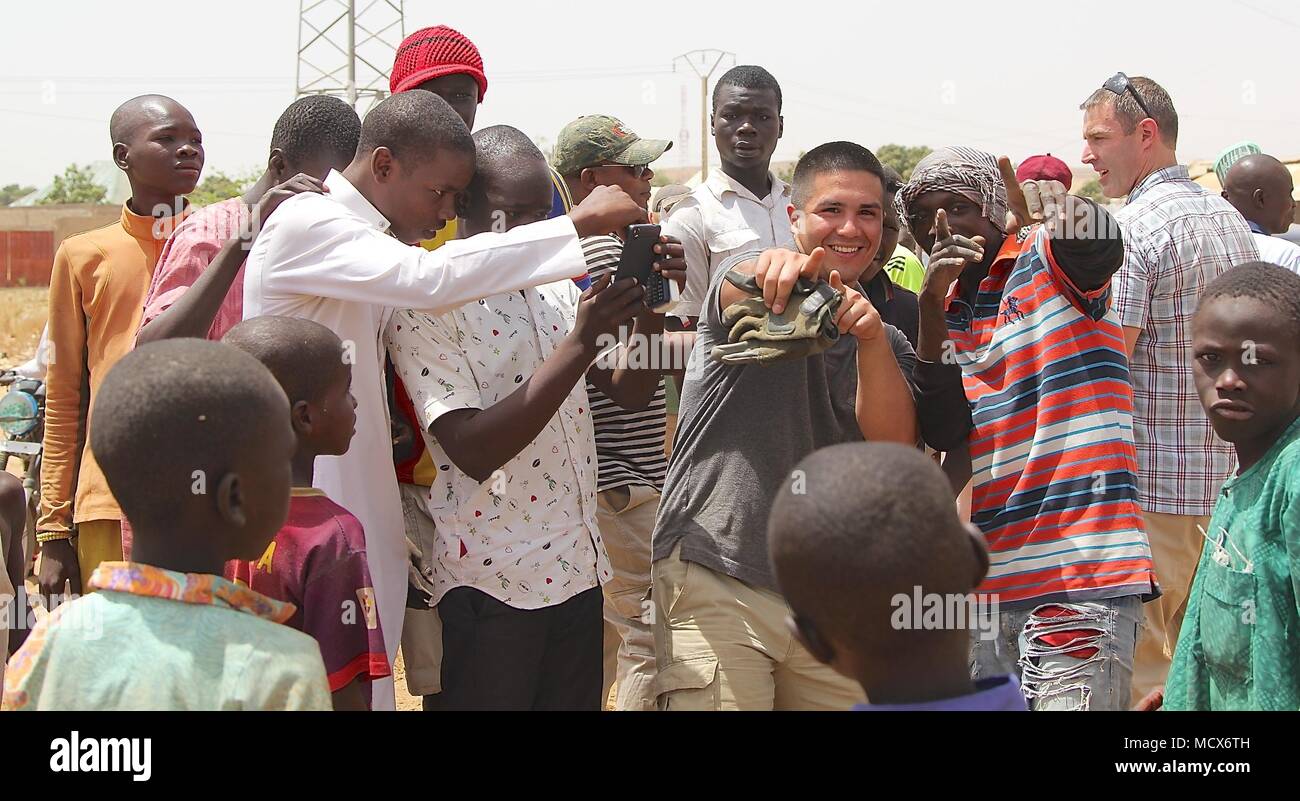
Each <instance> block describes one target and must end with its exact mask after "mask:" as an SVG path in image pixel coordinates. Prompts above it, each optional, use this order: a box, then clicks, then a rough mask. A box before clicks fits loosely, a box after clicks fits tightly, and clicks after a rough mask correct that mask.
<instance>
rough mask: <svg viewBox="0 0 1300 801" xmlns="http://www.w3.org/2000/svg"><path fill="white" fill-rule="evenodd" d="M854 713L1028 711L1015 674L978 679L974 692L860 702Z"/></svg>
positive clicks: (854, 708)
mask: <svg viewBox="0 0 1300 801" xmlns="http://www.w3.org/2000/svg"><path fill="white" fill-rule="evenodd" d="M853 711H854V712H1027V711H1029V707H1028V705H1026V704H1025V696H1024V694H1023V693H1022V692H1021V691H1020V682H1018V681H1016V677H1015V676H991V677H989V678H987V679H979V680H978V681H976V682H975V692H973V693H971V694H970V695H959V696H957V697H956V698H944V699H941V700H938V701H925V702H921V703H916V704H858V705H857V706H855V707H853Z"/></svg>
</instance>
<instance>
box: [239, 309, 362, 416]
mask: <svg viewBox="0 0 1300 801" xmlns="http://www.w3.org/2000/svg"><path fill="white" fill-rule="evenodd" d="M221 341H222V342H224V343H225V344H227V345H231V346H233V347H236V348H239V349H240V350H242V351H244V352H245V353H247V354H249V355H251V356H252V357H253V358H255V359H257V360H258V361H259V362H261V363H262V364H263V365H265V366H266V369H268V370H270V371H271V375H273V376H275V380H276V381H278V382H280V387H281V388H282V389H283V390H284V394H285V395H286V396H288V398H289V405H290V406H292V405H293V404H295V403H297V402H299V401H307V402H308V403H316V402H318V401H320V399H321V398H322V397H323V396H324V395H325V393H326V391H327V390H328V389H329V387H330V384H331V383H332V382H333V381H335V380H336V379H337V378H338V376H339V371H340V370H343V369H347V366H348V363H347V361H346V360H345V359H344V352H343V341H342V340H340V339H339V338H338V335H337V334H335V333H334V332H333V331H331V330H329V329H328V328H326V327H325V326H323V325H321V324H320V323H317V322H314V321H312V320H304V319H303V318H301V317H276V316H267V317H253V318H251V319H248V320H244V321H243V322H241V323H238V324H236V325H235V326H233V327H232V328H231V329H230V330H229V331H227V332H226V335H225V336H224V337H222V338H221Z"/></svg>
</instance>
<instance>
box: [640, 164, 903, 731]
mask: <svg viewBox="0 0 1300 801" xmlns="http://www.w3.org/2000/svg"><path fill="white" fill-rule="evenodd" d="M882 178H883V173H882V169H881V166H880V162H879V161H877V160H876V158H875V156H873V155H872V154H871V153H870V151H868V150H866V149H865V148H862V147H860V146H858V145H854V144H851V143H848V142H832V143H829V144H825V145H821V146H820V147H817V148H815V149H814V150H812V151H810V152H809V153H808V154H806V155H805V156H804V157H803V158H802V159H800V160H799V164H798V166H797V167H796V168H795V174H794V182H793V185H794V191H793V195H794V202H795V207H794V210H793V211H792V212H791V224H792V228H793V231H794V234H795V239H796V241H797V242H798V243H799V244H800V248H801V250H806V252H807V253H808V254H809V255H803V254H801V253H795V252H792V251H783V250H769V251H766V252H763V253H761V254H760V253H758V252H752V253H746V254H741V255H738V256H735V257H733V258H732V259H730V260H729V261H728V262H727V263H725V264H723V265H721V267H722V268H726V269H721V268H720V269H719V271H718V273H717V274H715V275H714V276H713V278H712V280H711V281H710V284H709V289H708V292H707V293H706V295H705V303H704V308H703V309H701V315H700V323H699V333H698V339H697V341H696V346H695V351H694V353H693V354H692V357H691V363H690V364H689V365H688V368H687V379H686V383H685V385H684V387H683V390H682V401H681V409H680V412H679V421H678V427H677V433H676V436H675V440H674V445H673V454H672V459H671V461H670V463H669V467H668V476H667V479H666V481H665V485H664V493H663V500H662V502H661V504H660V507H659V517H658V520H657V521H656V524H655V533H654V543H653V558H654V560H655V561H654V566H653V571H652V573H653V585H654V586H653V590H652V597H653V598H654V603H655V610H654V611H655V646H656V648H655V650H656V653H657V655H658V659H659V667H660V674H659V677H658V678H657V680H656V687H657V691H658V704H659V706H660V708H664V709H774V708H775V709H847V708H848V707H850V706H851V705H852V704H854V703H856V702H859V701H861V700H863V699H862V697H861V688H860V687H858V686H857V685H856V684H855V683H854V682H852V681H849V680H848V679H845V678H843V677H842V676H840V675H839V674H837V673H835V672H834V671H832V670H831V669H830V668H829V667H826V666H825V665H822V664H820V663H819V662H818V661H817V660H816V659H814V658H813V657H812V655H811V654H809V653H808V652H807V651H806V650H805V649H804V648H803V646H801V645H799V644H798V643H797V642H796V641H795V640H794V638H793V636H792V634H791V633H790V631H789V630H788V627H787V626H786V625H785V619H786V617H787V615H788V614H789V607H788V606H786V604H785V601H784V599H782V597H781V596H780V594H779V593H778V592H777V590H776V584H775V581H774V579H773V576H772V570H771V567H770V564H769V562H768V555H767V516H768V511H769V509H770V508H771V504H772V500H773V498H775V497H776V493H777V490H778V489H779V488H780V486H781V483H782V482H784V481H792V482H794V486H793V487H792V489H793V490H794V491H796V492H797V491H798V482H799V481H800V480H801V477H800V476H798V475H792V471H793V470H794V467H795V465H796V464H797V463H798V462H799V460H800V459H802V458H804V457H805V456H807V455H808V454H810V453H812V452H813V451H814V450H816V449H818V448H822V447H825V446H827V445H833V444H836V443H840V442H849V441H855V440H861V439H864V438H865V439H871V440H892V441H896V442H903V443H907V444H915V443H916V442H917V438H918V434H917V423H916V408H915V402H914V397H913V392H914V388H913V386H912V384H911V374H912V366H913V364H914V363H915V354H914V353H913V352H912V348H911V346H910V345H909V344H908V343H907V340H906V338H905V337H904V336H903V335H902V333H901V332H899V331H898V329H896V328H894V327H893V326H890V325H887V324H884V323H883V322H882V321H881V320H880V316H879V314H877V313H876V310H875V309H874V308H872V306H871V304H870V302H869V301H867V300H866V298H865V297H863V295H862V294H861V292H860V291H859V289H858V287H857V279H858V276H859V275H860V274H861V273H862V271H863V270H865V269H866V267H867V266H868V265H869V264H870V263H871V260H872V258H873V257H874V256H875V251H876V249H877V247H878V246H879V244H880V238H881V220H882V217H883V210H882V204H883V199H884V188H883V181H882ZM731 268H735V269H736V270H737V271H738V272H742V273H750V274H754V275H755V277H756V278H757V279H758V282H759V285H760V286H763V287H764V288H765V289H767V290H769V291H768V294H767V297H769V298H772V300H773V302H772V304H771V305H772V307H773V309H774V310H776V311H780V310H781V309H780V307H781V306H783V304H784V300H783V299H782V296H783V295H786V296H788V291H789V290H788V287H789V285H790V284H792V283H793V279H794V278H795V276H796V275H803V276H805V277H809V278H823V279H827V280H829V281H830V282H831V285H832V286H833V287H835V288H836V289H842V290H843V292H844V300H843V302H842V303H841V304H840V308H839V310H838V313H837V320H836V322H837V324H838V325H839V329H840V331H841V334H842V336H841V337H840V339H839V340H838V341H837V342H836V343H835V344H834V345H833V346H832V347H831V348H829V349H828V350H826V351H825V352H824V353H820V354H816V355H813V356H809V357H807V358H803V359H797V360H792V361H783V362H777V363H774V364H770V365H759V364H750V365H729V364H722V363H720V362H716V361H713V360H711V359H710V358H709V352H710V351H711V349H712V348H713V347H714V346H715V345H720V344H724V343H726V341H727V334H728V331H727V330H726V328H725V326H724V325H723V323H722V310H723V309H724V308H726V307H727V306H728V305H730V304H731V303H734V302H736V301H737V300H740V299H742V298H743V297H745V295H744V293H743V292H742V291H741V290H739V289H737V288H736V287H734V286H732V285H731V284H729V283H727V282H726V281H725V275H726V272H727V269H731ZM777 284H782V285H784V286H785V287H786V291H785V292H776V291H775V290H776V287H777ZM809 525H816V521H815V520H810V521H809Z"/></svg>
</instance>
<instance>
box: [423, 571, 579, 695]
mask: <svg viewBox="0 0 1300 801" xmlns="http://www.w3.org/2000/svg"><path fill="white" fill-rule="evenodd" d="M603 607H604V597H603V596H602V595H601V592H600V588H599V587H593V588H592V589H590V590H586V591H585V592H581V593H579V594H577V595H575V596H574V597H572V598H570V599H569V600H567V601H565V602H564V603H562V604H559V605H557V606H549V607H546V608H544V609H516V608H514V607H513V606H509V605H507V604H504V603H502V602H501V601H498V600H497V599H495V598H493V597H492V596H490V595H488V594H486V593H484V592H480V591H479V590H476V589H473V588H472V587H457V588H456V589H454V590H451V591H450V592H448V593H447V594H446V595H444V596H443V597H442V600H440V601H439V602H438V612H439V615H440V617H441V618H442V692H440V693H438V694H437V695H426V696H425V697H424V709H425V711H445V710H477V709H500V710H504V709H510V710H513V709H539V710H554V709H584V710H591V711H599V710H600V709H601V707H602V706H603V705H602V703H601V702H602V700H603V699H601V697H600V688H601V681H602V674H603V669H604V666H603V664H602V649H603V643H604V616H603Z"/></svg>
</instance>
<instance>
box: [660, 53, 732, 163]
mask: <svg viewBox="0 0 1300 801" xmlns="http://www.w3.org/2000/svg"><path fill="white" fill-rule="evenodd" d="M728 56H730V57H731V65H732V66H733V67H734V66H735V65H736V54H735V53H729V52H727V51H725V50H692V51H691V52H689V53H683V54H681V55H680V56H677V57H676V58H674V59H673V72H676V71H677V62H679V61H683V62H685V63H686V65H687V66H688V67H690V68H691V71H692V72H694V73H695V74H696V76H698V77H699V79H700V183H704V180H705V179H706V178H708V177H709V140H710V136H709V78H712V77H713V72H714V70H716V69H717V68H718V66H719V65H721V64H722V60H723V59H724V58H727V57H728Z"/></svg>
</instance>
